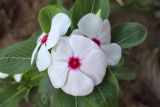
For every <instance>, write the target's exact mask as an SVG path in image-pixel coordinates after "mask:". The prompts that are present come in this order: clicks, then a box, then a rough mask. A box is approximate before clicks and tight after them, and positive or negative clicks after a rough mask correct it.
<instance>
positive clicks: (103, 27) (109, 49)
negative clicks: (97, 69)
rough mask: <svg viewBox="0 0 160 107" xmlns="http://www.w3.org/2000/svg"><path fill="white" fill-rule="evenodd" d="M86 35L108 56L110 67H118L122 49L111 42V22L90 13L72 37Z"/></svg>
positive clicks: (82, 20) (82, 19) (80, 22)
mask: <svg viewBox="0 0 160 107" xmlns="http://www.w3.org/2000/svg"><path fill="white" fill-rule="evenodd" d="M74 34H78V35H84V36H86V37H88V38H90V39H91V40H92V41H94V42H95V43H96V44H97V45H98V46H99V47H100V48H101V49H102V50H103V51H104V53H105V54H106V58H107V59H106V60H107V64H108V65H116V64H117V63H118V62H119V60H120V58H121V47H120V46H119V45H118V44H116V43H110V42H111V26H110V23H109V20H108V19H106V20H104V21H103V20H102V18H101V17H100V16H97V15H95V14H92V13H88V14H87V15H85V16H83V17H82V18H81V19H80V21H79V22H78V29H76V30H74V31H73V32H72V35H74Z"/></svg>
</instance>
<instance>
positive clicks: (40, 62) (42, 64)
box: [36, 45, 51, 71]
mask: <svg viewBox="0 0 160 107" xmlns="http://www.w3.org/2000/svg"><path fill="white" fill-rule="evenodd" d="M50 64H51V55H50V53H49V51H48V50H47V49H46V47H45V45H42V46H41V48H40V49H39V52H38V55H37V60H36V65H37V68H38V70H39V71H44V70H45V69H47V68H48V66H49V65H50Z"/></svg>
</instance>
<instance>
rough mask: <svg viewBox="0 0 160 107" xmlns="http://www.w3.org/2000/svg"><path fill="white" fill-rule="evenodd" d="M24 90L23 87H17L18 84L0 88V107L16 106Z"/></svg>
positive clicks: (25, 90) (24, 92)
mask: <svg viewBox="0 0 160 107" xmlns="http://www.w3.org/2000/svg"><path fill="white" fill-rule="evenodd" d="M26 92H27V89H26V88H25V87H23V88H21V89H18V86H12V87H8V88H3V89H0V107H17V104H18V103H19V101H20V100H21V99H22V98H23V96H24V95H25V94H26Z"/></svg>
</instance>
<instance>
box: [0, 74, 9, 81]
mask: <svg viewBox="0 0 160 107" xmlns="http://www.w3.org/2000/svg"><path fill="white" fill-rule="evenodd" d="M8 76H9V75H8V74H6V73H2V72H0V78H2V79H4V78H7V77H8Z"/></svg>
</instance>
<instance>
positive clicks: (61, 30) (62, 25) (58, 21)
mask: <svg viewBox="0 0 160 107" xmlns="http://www.w3.org/2000/svg"><path fill="white" fill-rule="evenodd" d="M70 25H71V20H70V18H69V17H68V16H67V15H66V14H64V13H58V14H57V15H55V16H54V17H53V19H52V24H51V30H50V32H49V34H48V40H47V42H46V47H47V49H50V48H52V47H54V46H55V45H56V44H57V42H58V40H59V38H60V37H61V36H63V35H65V34H66V33H67V30H68V28H69V26H70Z"/></svg>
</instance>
